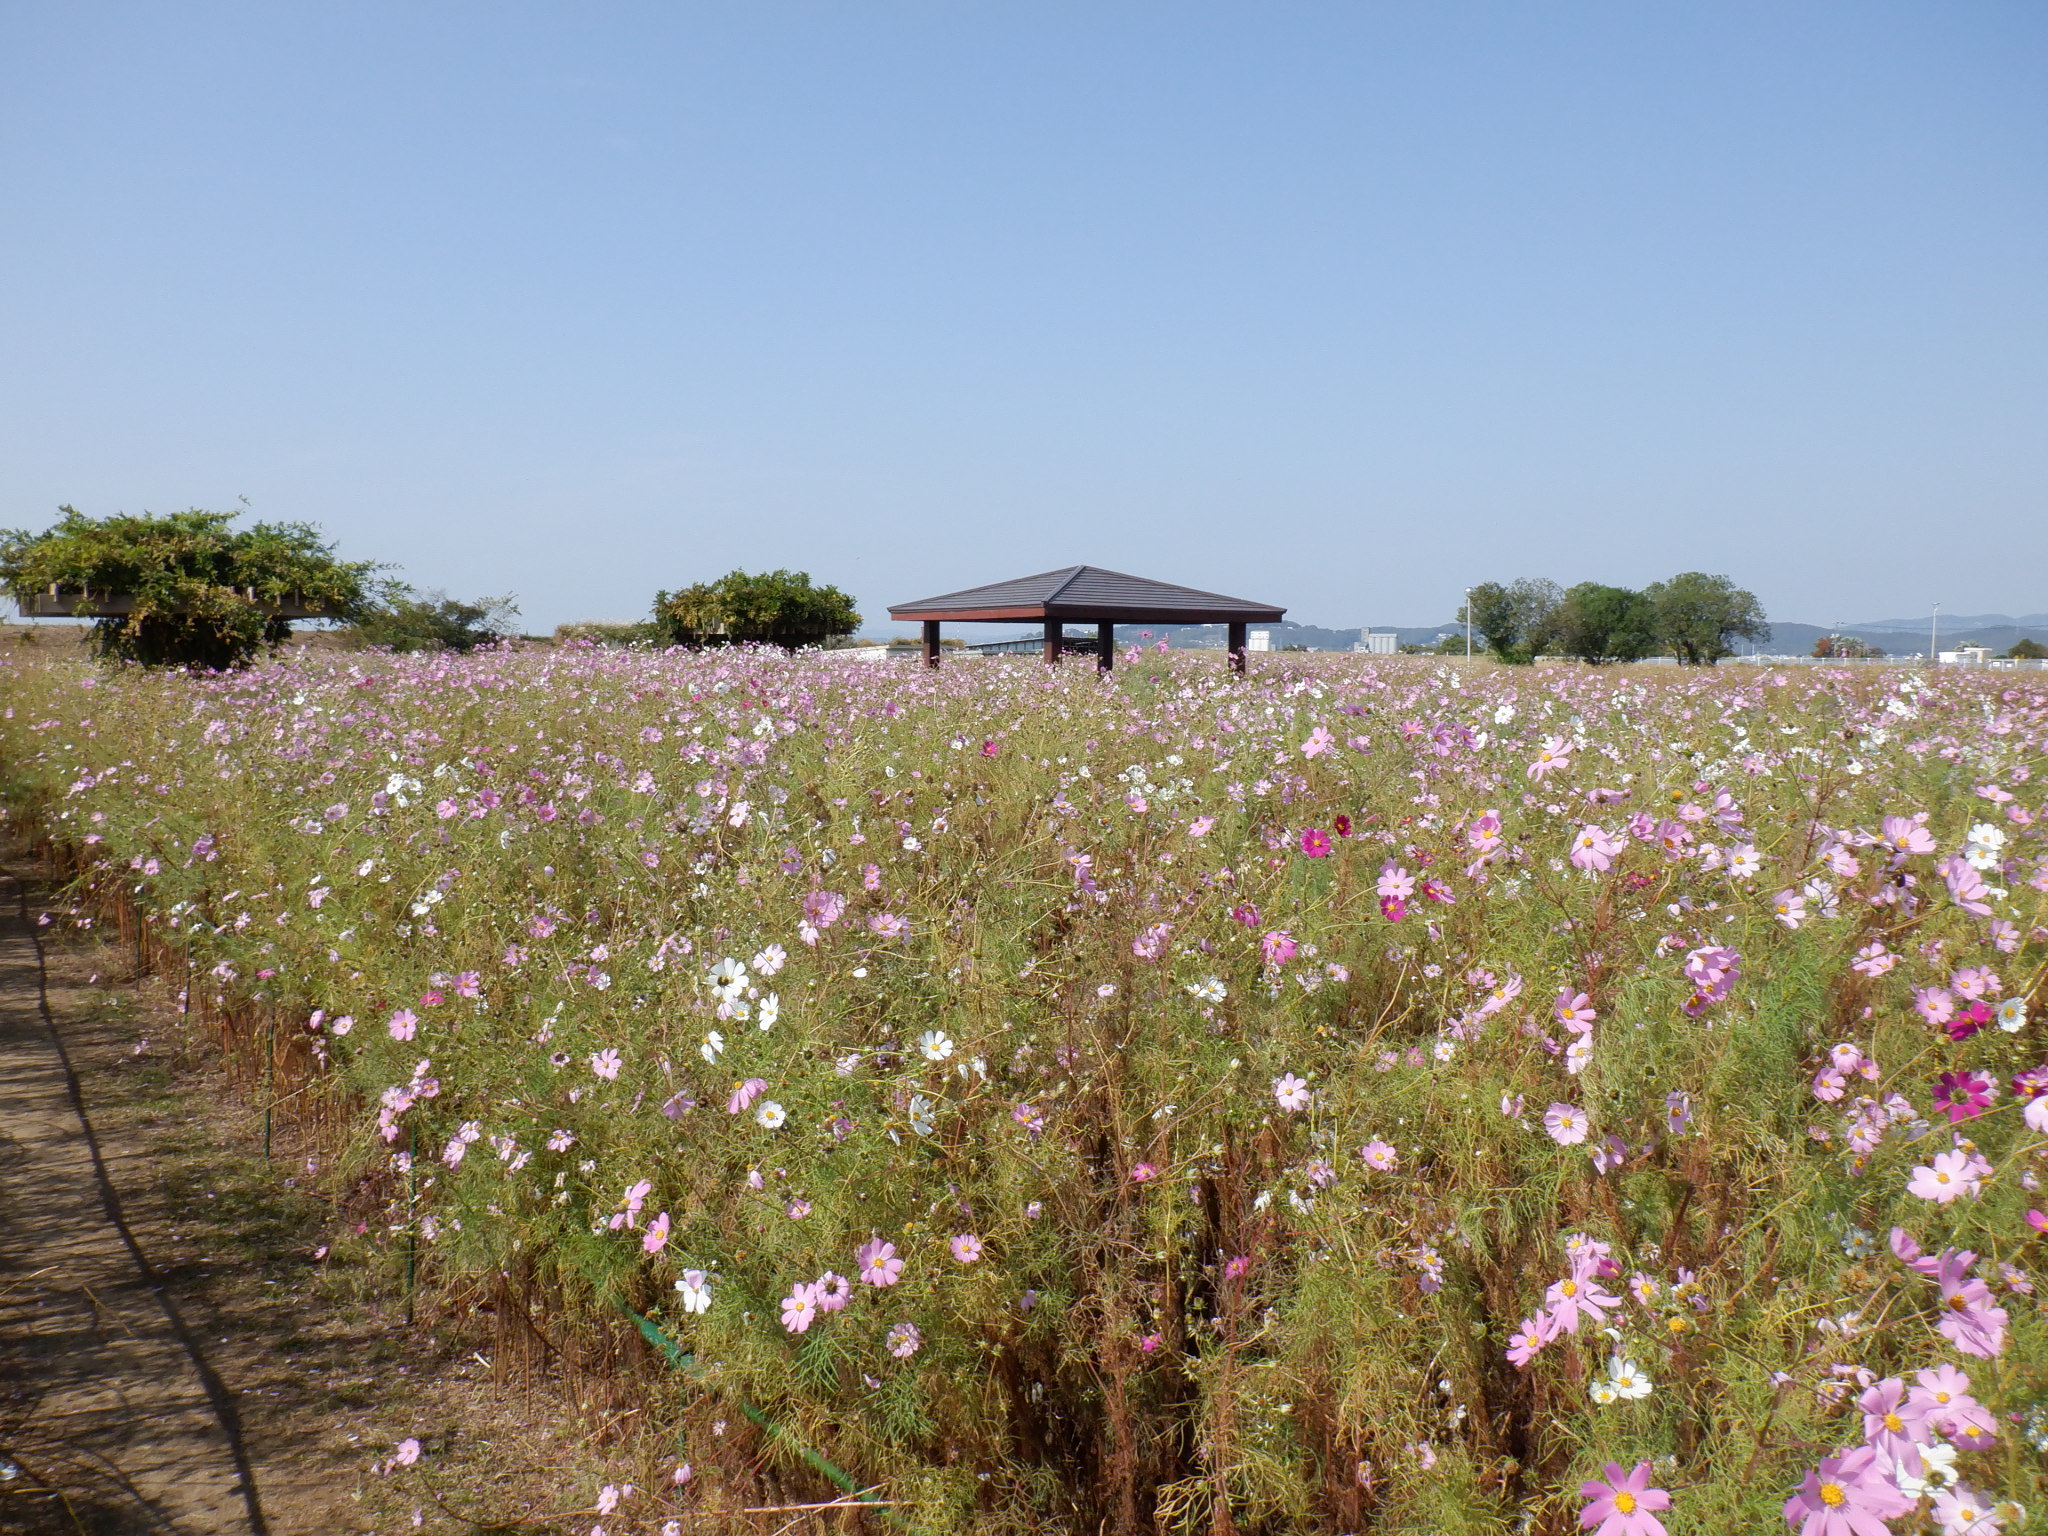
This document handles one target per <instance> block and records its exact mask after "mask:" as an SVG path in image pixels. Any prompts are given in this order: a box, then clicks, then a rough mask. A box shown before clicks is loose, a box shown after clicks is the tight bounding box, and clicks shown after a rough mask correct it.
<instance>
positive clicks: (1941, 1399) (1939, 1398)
mask: <svg viewBox="0 0 2048 1536" xmlns="http://www.w3.org/2000/svg"><path fill="white" fill-rule="evenodd" d="M1934 1400H1935V1401H1936V1402H1937V1403H1946V1402H1947V1401H1948V1394H1947V1393H1946V1392H1937V1393H1935V1394H1934Z"/></svg>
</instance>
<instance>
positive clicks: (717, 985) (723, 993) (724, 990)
mask: <svg viewBox="0 0 2048 1536" xmlns="http://www.w3.org/2000/svg"><path fill="white" fill-rule="evenodd" d="M705 980H706V981H707V982H708V984H709V985H710V987H711V990H712V991H714V992H716V993H717V994H718V995H719V996H720V997H722V998H723V999H725V1001H727V1002H731V1001H732V1000H733V999H734V998H736V997H738V996H739V995H740V994H741V993H742V992H744V991H746V990H747V968H746V967H745V966H744V965H742V964H740V962H739V961H737V960H735V959H733V957H732V956H731V955H727V956H726V957H725V958H724V959H723V960H721V961H719V962H718V964H716V965H714V966H713V967H711V974H710V975H709V976H708V977H706V978H705Z"/></svg>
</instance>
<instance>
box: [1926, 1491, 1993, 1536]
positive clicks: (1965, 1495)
mask: <svg viewBox="0 0 2048 1536" xmlns="http://www.w3.org/2000/svg"><path fill="white" fill-rule="evenodd" d="M1934 1518H1935V1519H1936V1520H1939V1521H1940V1522H1941V1530H1942V1536H1999V1532H2000V1531H2002V1530H2004V1529H2005V1527H2004V1526H2003V1525H2002V1524H2001V1523H2000V1521H1999V1518H1998V1516H1997V1514H1996V1513H1994V1511H1993V1507H1992V1501H1991V1500H1990V1499H1987V1498H1985V1497H1984V1495H1982V1494H1981V1493H1978V1492H1977V1491H1976V1490H1975V1489H1973V1488H1971V1487H1969V1486H1968V1485H1966V1484H1963V1483H1957V1484H1956V1485H1955V1487H1953V1488H1944V1489H1943V1490H1942V1491H1941V1492H1940V1493H1937V1494H1936V1495H1935V1496H1934Z"/></svg>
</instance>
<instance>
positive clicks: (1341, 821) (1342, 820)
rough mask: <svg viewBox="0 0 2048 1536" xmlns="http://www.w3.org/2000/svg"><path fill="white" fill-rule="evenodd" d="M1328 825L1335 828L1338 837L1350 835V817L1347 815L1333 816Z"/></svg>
mask: <svg viewBox="0 0 2048 1536" xmlns="http://www.w3.org/2000/svg"><path fill="white" fill-rule="evenodd" d="M1330 825H1331V826H1333V827H1335V828H1336V829H1337V835H1338V836H1339V837H1349V836H1350V835H1351V818H1350V817H1349V816H1343V815H1339V816H1337V817H1334V818H1333V819H1332V820H1331V822H1330Z"/></svg>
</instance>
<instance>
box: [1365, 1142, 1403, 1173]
mask: <svg viewBox="0 0 2048 1536" xmlns="http://www.w3.org/2000/svg"><path fill="white" fill-rule="evenodd" d="M1358 1155H1359V1156H1360V1157H1361V1158H1363V1159H1364V1160H1365V1166H1366V1167H1368V1168H1371V1169H1373V1170H1375V1171H1376V1172H1379V1173H1392V1172H1393V1171H1394V1166H1395V1164H1396V1163H1397V1162H1398V1161H1399V1154H1398V1153H1396V1152H1395V1151H1394V1149H1393V1148H1392V1147H1391V1146H1389V1145H1388V1144H1387V1143H1386V1142H1384V1141H1380V1140H1378V1139H1377V1138H1375V1139H1374V1140H1372V1141H1369V1142H1367V1143H1366V1144H1365V1145H1364V1146H1362V1147H1360V1148H1359V1149H1358Z"/></svg>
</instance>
